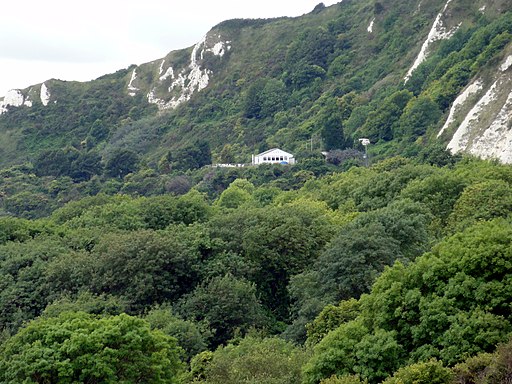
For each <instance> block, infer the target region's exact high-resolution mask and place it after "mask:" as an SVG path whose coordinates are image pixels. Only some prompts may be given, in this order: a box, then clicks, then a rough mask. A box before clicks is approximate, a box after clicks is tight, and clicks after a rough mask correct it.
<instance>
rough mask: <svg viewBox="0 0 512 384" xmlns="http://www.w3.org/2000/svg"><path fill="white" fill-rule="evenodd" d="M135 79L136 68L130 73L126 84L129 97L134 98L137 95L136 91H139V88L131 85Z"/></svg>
mask: <svg viewBox="0 0 512 384" xmlns="http://www.w3.org/2000/svg"><path fill="white" fill-rule="evenodd" d="M136 78H137V68H134V69H133V71H132V77H131V78H130V82H129V83H128V94H129V95H130V96H135V95H136V94H137V91H138V90H139V88H137V87H135V86H134V85H133V82H134V81H135V79H136Z"/></svg>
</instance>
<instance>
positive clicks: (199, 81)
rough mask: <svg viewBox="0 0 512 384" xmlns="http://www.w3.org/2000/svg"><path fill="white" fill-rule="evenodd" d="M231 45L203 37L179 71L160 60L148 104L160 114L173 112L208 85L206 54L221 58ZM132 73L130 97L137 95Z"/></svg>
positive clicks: (219, 37) (218, 37) (210, 73)
mask: <svg viewBox="0 0 512 384" xmlns="http://www.w3.org/2000/svg"><path fill="white" fill-rule="evenodd" d="M230 43H231V42H230V41H222V39H221V36H220V35H217V36H208V35H205V36H204V37H203V38H202V39H201V40H200V41H199V42H198V43H197V44H196V45H195V46H194V47H193V48H192V52H191V54H190V61H189V63H188V65H187V66H186V67H185V68H182V69H181V70H180V69H179V68H176V67H173V66H172V65H171V64H172V63H170V62H169V63H168V62H167V60H166V59H164V60H162V61H161V63H160V67H159V70H158V73H159V78H158V81H157V82H156V83H154V84H152V85H151V88H150V90H149V92H148V93H147V95H146V97H147V99H148V102H150V103H152V104H156V105H157V106H158V108H159V109H160V110H165V109H172V108H176V107H177V106H178V105H180V104H182V103H183V102H186V101H188V100H190V98H191V97H192V95H193V94H194V93H195V92H199V91H201V90H203V89H204V88H206V87H207V86H208V84H209V82H210V76H211V75H212V71H211V70H209V69H207V68H204V66H203V60H204V58H205V54H206V53H207V52H210V53H212V54H213V55H215V56H219V57H222V56H224V55H225V53H226V52H227V51H229V50H230V49H231V45H230ZM166 64H167V65H168V67H167V68H166ZM134 71H135V70H134ZM134 73H135V72H134ZM134 73H132V79H131V81H130V83H129V85H128V90H129V91H130V92H131V93H130V94H132V93H133V95H135V93H136V92H137V91H138V89H136V88H135V87H133V81H134V79H135V74H134Z"/></svg>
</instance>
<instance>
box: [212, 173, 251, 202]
mask: <svg viewBox="0 0 512 384" xmlns="http://www.w3.org/2000/svg"><path fill="white" fill-rule="evenodd" d="M237 180H238V179H237ZM251 200H252V196H251V193H250V192H248V191H247V190H246V189H244V188H243V187H239V186H237V185H234V184H231V185H230V186H229V187H228V188H227V189H226V190H225V191H224V192H222V194H221V195H220V197H219V199H218V200H217V202H218V204H219V206H220V207H224V208H235V209H236V208H239V207H240V206H241V205H243V204H245V203H248V202H250V201H251Z"/></svg>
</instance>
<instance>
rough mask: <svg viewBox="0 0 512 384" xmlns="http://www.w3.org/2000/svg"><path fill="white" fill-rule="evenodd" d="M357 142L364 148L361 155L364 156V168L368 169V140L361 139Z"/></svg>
mask: <svg viewBox="0 0 512 384" xmlns="http://www.w3.org/2000/svg"><path fill="white" fill-rule="evenodd" d="M359 142H360V143H361V144H362V145H363V147H364V155H363V156H364V165H365V167H367V168H368V144H370V140H369V139H366V138H363V139H359Z"/></svg>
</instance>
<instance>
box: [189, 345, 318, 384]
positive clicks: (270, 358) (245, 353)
mask: <svg viewBox="0 0 512 384" xmlns="http://www.w3.org/2000/svg"><path fill="white" fill-rule="evenodd" d="M307 356H308V355H307V353H306V352H305V351H304V350H303V349H302V348H300V347H297V346H295V345H293V344H291V343H289V342H286V341H284V340H282V339H279V338H264V339H261V338H259V337H254V336H246V337H245V338H243V339H241V340H239V341H238V342H237V343H236V344H228V345H226V346H224V347H220V348H218V349H217V350H216V351H215V352H213V354H212V355H211V360H210V361H209V362H207V364H206V366H205V369H204V371H203V373H202V375H201V376H202V380H201V382H202V383H205V384H289V383H300V382H301V376H302V375H301V367H302V365H303V364H304V363H305V361H306V358H307ZM196 375H197V374H196ZM196 378H197V376H196Z"/></svg>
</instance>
